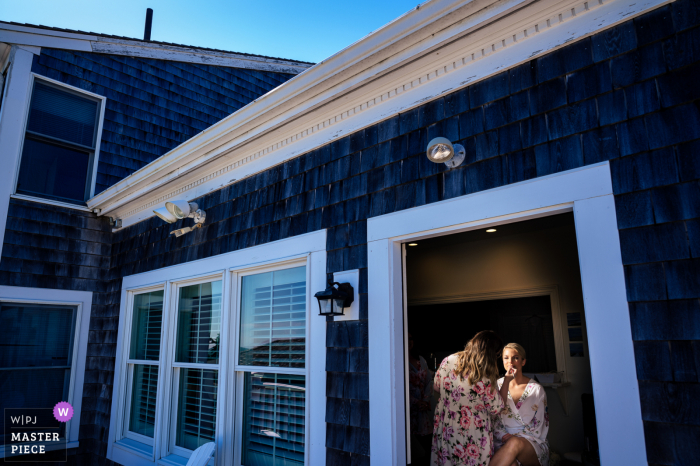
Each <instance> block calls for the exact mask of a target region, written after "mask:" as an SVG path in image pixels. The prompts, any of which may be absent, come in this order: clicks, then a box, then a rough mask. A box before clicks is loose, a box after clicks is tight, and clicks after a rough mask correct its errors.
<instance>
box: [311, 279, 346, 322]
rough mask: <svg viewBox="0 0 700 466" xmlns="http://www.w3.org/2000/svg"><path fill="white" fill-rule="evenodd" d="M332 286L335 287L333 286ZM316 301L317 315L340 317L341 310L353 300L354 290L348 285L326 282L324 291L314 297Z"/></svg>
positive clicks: (342, 312)
mask: <svg viewBox="0 0 700 466" xmlns="http://www.w3.org/2000/svg"><path fill="white" fill-rule="evenodd" d="M333 285H337V287H336V286H333ZM314 296H315V297H316V299H318V310H319V312H318V314H319V315H321V316H342V315H344V314H345V313H344V311H343V309H345V308H346V307H350V305H351V304H352V302H353V301H354V300H355V290H353V288H352V285H350V283H338V282H334V281H331V280H328V286H327V287H326V289H325V290H323V291H319V292H318V293H316V294H315V295H314Z"/></svg>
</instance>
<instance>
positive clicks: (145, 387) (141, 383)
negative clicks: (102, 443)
mask: <svg viewBox="0 0 700 466" xmlns="http://www.w3.org/2000/svg"><path fill="white" fill-rule="evenodd" d="M157 384H158V366H145V365H143V364H135V365H134V380H133V385H132V391H131V416H130V419H129V430H130V431H132V432H135V433H137V434H141V435H145V436H146V437H151V438H153V426H154V425H155V423H156V387H157Z"/></svg>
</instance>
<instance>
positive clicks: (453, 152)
mask: <svg viewBox="0 0 700 466" xmlns="http://www.w3.org/2000/svg"><path fill="white" fill-rule="evenodd" d="M426 155H427V156H428V159H429V160H430V161H431V162H435V163H444V164H445V165H447V166H448V167H449V168H454V167H458V166H459V165H460V164H461V163H462V162H464V157H465V156H466V152H465V150H464V147H462V145H460V144H452V142H450V140H449V139H447V138H442V137H438V138H434V139H433V140H431V141H430V143H428V150H427V151H426Z"/></svg>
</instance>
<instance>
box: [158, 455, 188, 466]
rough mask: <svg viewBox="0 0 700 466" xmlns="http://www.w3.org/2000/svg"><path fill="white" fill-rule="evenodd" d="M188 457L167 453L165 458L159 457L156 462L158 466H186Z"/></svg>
mask: <svg viewBox="0 0 700 466" xmlns="http://www.w3.org/2000/svg"><path fill="white" fill-rule="evenodd" d="M187 461H188V458H183V457H182V456H178V455H168V456H166V457H165V458H161V459H159V460H158V462H157V463H156V464H157V465H158V466H186V465H187Z"/></svg>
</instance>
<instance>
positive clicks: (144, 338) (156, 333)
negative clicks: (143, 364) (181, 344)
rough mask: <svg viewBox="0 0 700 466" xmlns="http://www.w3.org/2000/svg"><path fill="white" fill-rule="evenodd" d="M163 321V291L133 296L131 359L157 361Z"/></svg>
mask: <svg viewBox="0 0 700 466" xmlns="http://www.w3.org/2000/svg"><path fill="white" fill-rule="evenodd" d="M162 320H163V291H153V292H151V293H143V294H138V295H136V296H134V318H133V322H132V323H131V349H130V352H129V357H130V358H131V359H142V360H147V361H157V360H158V358H159V356H160V328H161V323H162Z"/></svg>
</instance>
